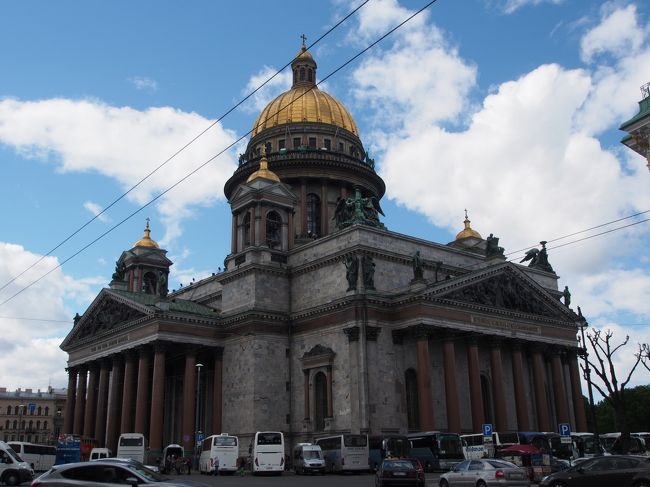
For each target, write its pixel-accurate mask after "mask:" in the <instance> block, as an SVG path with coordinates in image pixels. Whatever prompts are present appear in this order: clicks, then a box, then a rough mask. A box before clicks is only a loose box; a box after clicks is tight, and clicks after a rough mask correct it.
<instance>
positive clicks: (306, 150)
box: [239, 146, 375, 170]
mask: <svg viewBox="0 0 650 487" xmlns="http://www.w3.org/2000/svg"><path fill="white" fill-rule="evenodd" d="M296 155H298V156H300V157H308V158H311V159H325V158H327V159H330V158H332V156H334V158H335V159H339V160H341V161H345V162H353V163H356V164H364V165H366V166H368V167H370V168H371V169H373V170H374V169H375V160H374V159H371V158H370V157H368V154H366V155H365V156H364V158H363V159H360V158H359V157H355V156H351V155H348V154H346V153H344V152H338V151H333V150H329V149H317V148H314V147H308V146H301V147H299V148H298V149H280V150H279V151H277V152H267V154H266V157H267V159H268V160H269V161H270V162H273V161H281V160H283V159H284V158H288V157H294V156H296ZM261 158H262V156H258V155H255V156H247V155H245V154H240V156H239V167H242V166H245V165H247V164H248V163H250V162H257V161H259V160H260V159H261Z"/></svg>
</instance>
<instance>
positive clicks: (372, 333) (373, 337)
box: [366, 326, 381, 342]
mask: <svg viewBox="0 0 650 487" xmlns="http://www.w3.org/2000/svg"><path fill="white" fill-rule="evenodd" d="M380 333H381V327H379V326H366V339H367V340H368V341H369V342H376V341H377V337H379V334H380Z"/></svg>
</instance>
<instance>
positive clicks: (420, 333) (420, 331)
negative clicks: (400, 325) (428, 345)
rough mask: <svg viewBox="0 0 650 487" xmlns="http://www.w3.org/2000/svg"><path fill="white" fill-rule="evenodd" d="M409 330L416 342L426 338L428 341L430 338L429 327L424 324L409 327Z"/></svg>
mask: <svg viewBox="0 0 650 487" xmlns="http://www.w3.org/2000/svg"><path fill="white" fill-rule="evenodd" d="M409 329H410V330H411V333H412V334H413V336H414V337H415V339H416V340H421V339H423V338H426V339H427V340H428V339H429V337H430V336H431V331H432V330H431V327H429V326H427V325H424V324H419V325H415V326H411V327H410V328H409Z"/></svg>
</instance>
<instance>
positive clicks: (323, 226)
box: [320, 179, 330, 236]
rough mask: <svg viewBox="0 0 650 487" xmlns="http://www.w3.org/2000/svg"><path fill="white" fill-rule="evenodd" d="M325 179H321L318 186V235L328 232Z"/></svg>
mask: <svg viewBox="0 0 650 487" xmlns="http://www.w3.org/2000/svg"><path fill="white" fill-rule="evenodd" d="M327 210H328V207H327V179H323V180H321V188H320V236H324V235H327V233H328V232H329V220H330V219H329V212H328V211H327Z"/></svg>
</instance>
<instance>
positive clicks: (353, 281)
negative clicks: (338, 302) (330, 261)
mask: <svg viewBox="0 0 650 487" xmlns="http://www.w3.org/2000/svg"><path fill="white" fill-rule="evenodd" d="M345 269H346V271H345V278H346V279H347V280H348V291H354V290H355V289H356V288H357V278H358V277H359V259H357V256H356V255H349V256H348V257H347V258H346V259H345Z"/></svg>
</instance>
